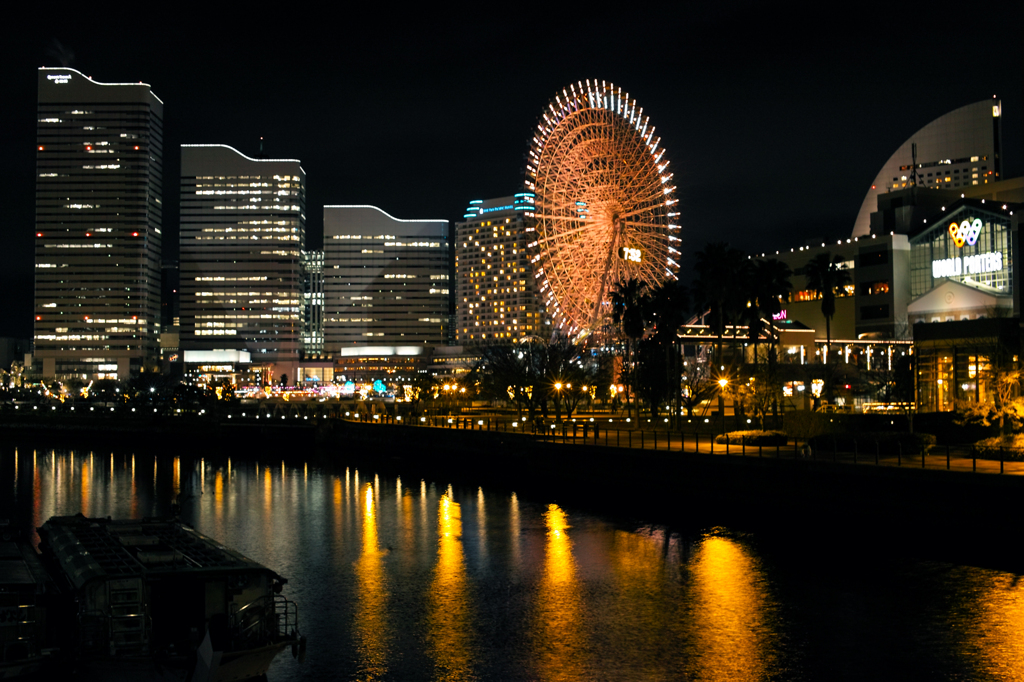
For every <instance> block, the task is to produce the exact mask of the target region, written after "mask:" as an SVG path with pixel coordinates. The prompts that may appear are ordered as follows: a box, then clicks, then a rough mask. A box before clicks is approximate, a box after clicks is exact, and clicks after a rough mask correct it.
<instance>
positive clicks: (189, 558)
mask: <svg viewBox="0 0 1024 682" xmlns="http://www.w3.org/2000/svg"><path fill="white" fill-rule="evenodd" d="M39 533H40V535H41V536H42V538H43V542H44V543H45V544H46V546H47V548H48V549H49V550H50V551H51V552H52V553H53V555H54V557H55V558H56V559H57V561H58V562H59V563H60V565H61V567H62V569H63V570H64V572H65V573H66V574H67V576H68V578H69V579H70V580H71V582H72V583H73V584H74V585H75V587H76V588H80V587H82V586H83V585H85V584H86V583H87V582H89V581H91V580H93V579H96V578H104V579H117V578H130V577H134V576H139V577H147V576H148V577H157V576H162V575H179V576H183V574H192V575H193V576H195V577H199V574H203V573H205V574H210V575H211V577H212V575H213V574H216V573H237V572H241V571H244V572H253V571H255V572H265V573H268V574H270V575H272V576H274V577H278V578H279V576H277V574H276V573H274V572H273V571H271V570H270V569H269V568H267V567H265V566H263V565H262V564H259V563H257V562H255V561H253V560H252V559H250V558H248V557H246V556H243V555H242V554H240V553H239V552H236V551H235V550H233V549H229V548H228V547H225V546H224V545H222V544H220V543H219V542H217V541H216V540H213V539H212V538H208V537H206V536H205V535H202V534H201V533H198V532H196V531H195V530H194V529H192V528H189V527H188V526H186V525H184V524H183V523H181V522H179V521H174V520H170V519H141V520H140V519H136V520H111V519H90V518H87V517H85V516H82V515H80V514H79V515H77V516H55V517H53V518H51V519H50V520H49V521H47V522H46V523H44V524H43V527H42V528H40V529H39Z"/></svg>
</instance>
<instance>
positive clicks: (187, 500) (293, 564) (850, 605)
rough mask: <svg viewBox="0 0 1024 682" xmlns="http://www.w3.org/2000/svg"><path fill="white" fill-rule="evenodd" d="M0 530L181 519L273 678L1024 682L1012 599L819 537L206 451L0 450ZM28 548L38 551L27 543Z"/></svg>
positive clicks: (980, 577)
mask: <svg viewBox="0 0 1024 682" xmlns="http://www.w3.org/2000/svg"><path fill="white" fill-rule="evenodd" d="M0 474H2V478H0V480H2V481H6V483H5V484H4V486H5V489H4V490H3V491H2V492H0V516H6V517H9V518H11V519H12V521H13V522H14V523H16V524H20V525H24V526H26V527H27V526H29V525H31V527H33V528H35V527H38V526H40V525H41V524H42V523H43V522H44V521H45V520H46V519H47V518H49V517H50V516H54V515H71V514H76V513H79V512H80V513H82V514H85V515H86V516H97V517H105V516H112V517H114V518H141V517H144V516H152V515H165V514H167V513H169V512H170V510H171V504H172V502H174V501H175V500H178V501H179V502H180V505H181V515H182V519H183V520H184V521H186V522H187V523H190V524H192V525H193V526H194V527H195V528H196V529H197V530H199V531H200V532H201V533H203V534H205V535H208V536H210V537H212V538H214V539H216V540H218V541H220V542H221V543H223V544H225V545H227V546H229V547H232V548H234V549H237V550H238V551H240V552H242V553H243V554H245V555H247V556H249V557H251V558H253V559H255V560H257V561H259V562H260V563H262V564H264V565H266V566H268V567H270V568H272V569H273V570H275V571H277V572H278V573H280V574H281V575H283V576H285V577H286V578H288V581H289V582H288V585H287V587H286V588H285V594H286V596H288V597H289V598H290V599H292V600H294V601H296V602H297V603H298V605H299V622H300V627H301V630H302V632H303V634H305V635H306V636H307V637H308V640H309V648H308V654H307V656H306V660H305V662H304V663H302V664H301V665H300V664H298V663H297V662H296V661H294V660H292V658H291V657H290V656H289V655H288V654H287V653H285V654H282V655H281V656H279V657H278V659H277V660H276V661H275V662H274V664H273V666H272V668H271V670H270V672H269V674H268V678H269V679H270V680H271V681H273V682H278V681H283V680H299V679H309V680H314V679H316V680H320V679H342V680H344V679H351V680H820V679H850V680H862V679H936V680H987V679H993V680H1002V679H1006V680H1011V679H1022V678H1024V637H1021V633H1022V632H1024V584H1021V581H1020V580H1019V575H1017V574H1015V573H1013V572H1011V571H1009V570H1006V568H1005V567H980V566H976V565H971V564H970V563H969V562H964V563H956V562H949V561H940V560H938V559H936V558H933V557H929V556H926V555H921V554H920V553H915V555H913V556H911V555H909V554H907V555H904V554H902V553H901V552H900V551H898V546H897V547H896V548H895V549H894V547H893V545H891V544H887V545H885V547H884V548H882V547H880V546H875V545H873V544H872V543H870V542H865V541H864V540H863V538H860V537H858V538H856V539H850V538H843V537H821V534H820V532H819V531H817V530H816V531H813V532H812V531H801V529H800V526H799V524H794V527H793V528H791V529H788V530H786V531H781V530H780V531H778V532H767V531H763V530H751V528H754V527H755V525H754V524H751V526H750V527H749V528H748V527H743V528H739V527H716V526H713V525H712V526H704V527H701V526H697V525H694V526H692V527H688V526H686V524H685V522H684V523H682V524H681V523H679V521H678V520H674V521H673V523H672V525H665V524H664V523H662V522H659V520H658V519H636V518H634V517H632V516H631V514H630V510H629V509H620V508H618V507H617V506H616V504H615V500H608V501H607V504H606V505H603V507H602V509H600V510H596V511H595V510H593V509H591V510H589V511H587V512H585V511H581V510H580V509H577V508H574V507H572V506H571V505H569V504H566V503H565V502H562V501H560V500H558V499H544V498H540V497H533V496H531V493H530V491H513V490H503V489H488V488H484V487H479V486H474V485H467V484H466V483H465V481H462V482H460V483H459V484H457V485H453V484H450V482H449V481H446V480H443V479H438V480H430V479H426V478H415V479H408V478H403V477H401V476H399V475H395V474H388V475H384V474H381V473H378V472H376V471H374V470H373V469H372V468H366V467H365V465H364V466H362V467H357V466H355V465H354V464H350V463H349V464H347V463H346V462H345V461H344V459H338V460H336V461H334V462H332V463H331V464H329V465H327V464H323V463H322V462H321V463H318V464H316V465H314V464H311V463H308V462H303V461H301V460H295V459H289V460H288V461H287V462H283V461H280V460H273V459H269V458H268V457H266V456H259V453H245V454H243V453H238V454H237V455H236V456H235V457H228V456H227V455H226V454H224V453H223V452H221V453H209V454H207V455H205V456H204V455H203V454H201V453H198V454H196V453H194V454H192V455H190V456H187V457H184V456H173V455H166V454H159V455H154V454H151V453H147V452H146V450H144V449H137V450H134V451H127V450H126V451H116V452H110V451H102V452H101V451H96V450H92V451H88V450H86V451H81V450H68V449H64V450H52V449H31V448H26V447H24V446H19V447H17V448H15V447H14V446H13V445H0ZM36 540H38V538H36Z"/></svg>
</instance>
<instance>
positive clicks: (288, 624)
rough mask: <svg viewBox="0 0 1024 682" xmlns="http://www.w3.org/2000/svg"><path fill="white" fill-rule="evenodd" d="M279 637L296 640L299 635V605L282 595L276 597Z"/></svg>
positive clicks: (275, 612) (275, 607)
mask: <svg viewBox="0 0 1024 682" xmlns="http://www.w3.org/2000/svg"><path fill="white" fill-rule="evenodd" d="M274 615H275V616H276V617H277V635H278V637H287V638H294V637H298V634H299V605H298V604H296V603H295V602H293V601H292V600H290V599H286V598H285V597H282V596H281V595H275V597H274Z"/></svg>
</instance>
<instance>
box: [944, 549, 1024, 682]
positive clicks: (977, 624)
mask: <svg viewBox="0 0 1024 682" xmlns="http://www.w3.org/2000/svg"><path fill="white" fill-rule="evenodd" d="M946 581H947V585H948V587H949V588H950V590H951V591H952V593H953V594H952V598H953V599H952V605H953V608H951V609H950V610H949V611H950V613H949V614H948V615H945V617H944V618H943V622H942V624H941V631H942V632H944V633H948V635H949V637H950V640H949V642H948V646H949V648H950V650H951V651H953V652H955V653H954V658H955V659H956V660H957V661H958V662H964V661H966V662H969V663H970V664H971V665H969V666H968V668H967V669H968V670H977V671H989V673H990V674H991V678H992V679H1005V680H1020V679H1024V640H1022V639H1021V632H1022V631H1024V583H1022V582H1021V581H1020V577H1019V576H1015V575H1012V574H1008V573H997V572H995V571H982V570H980V569H976V568H970V569H963V568H956V569H953V571H951V573H950V575H948V576H947V577H946Z"/></svg>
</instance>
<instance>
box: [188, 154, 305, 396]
mask: <svg viewBox="0 0 1024 682" xmlns="http://www.w3.org/2000/svg"><path fill="white" fill-rule="evenodd" d="M180 240H181V254H180V266H179V267H180V272H181V287H180V291H181V315H180V319H181V332H180V333H181V348H182V350H183V351H184V360H185V365H186V371H189V370H190V369H199V370H200V371H201V372H203V373H206V372H207V371H209V373H212V374H214V375H222V374H225V373H236V372H238V371H240V370H241V369H243V368H253V367H255V368H256V369H258V370H260V372H261V373H262V375H263V378H264V380H266V381H274V382H277V381H280V380H281V379H282V378H287V379H289V380H293V379H294V378H295V376H296V371H297V369H298V361H299V353H300V350H301V347H302V329H303V319H302V309H301V308H302V278H303V272H302V270H303V269H302V251H303V249H304V248H305V243H306V173H305V171H304V170H303V169H302V166H301V164H300V162H299V161H297V160H295V159H253V158H250V157H248V156H245V155H244V154H242V153H241V152H239V151H238V150H236V149H233V148H231V147H228V146H227V145H219V144H211V145H182V148H181V232H180Z"/></svg>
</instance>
